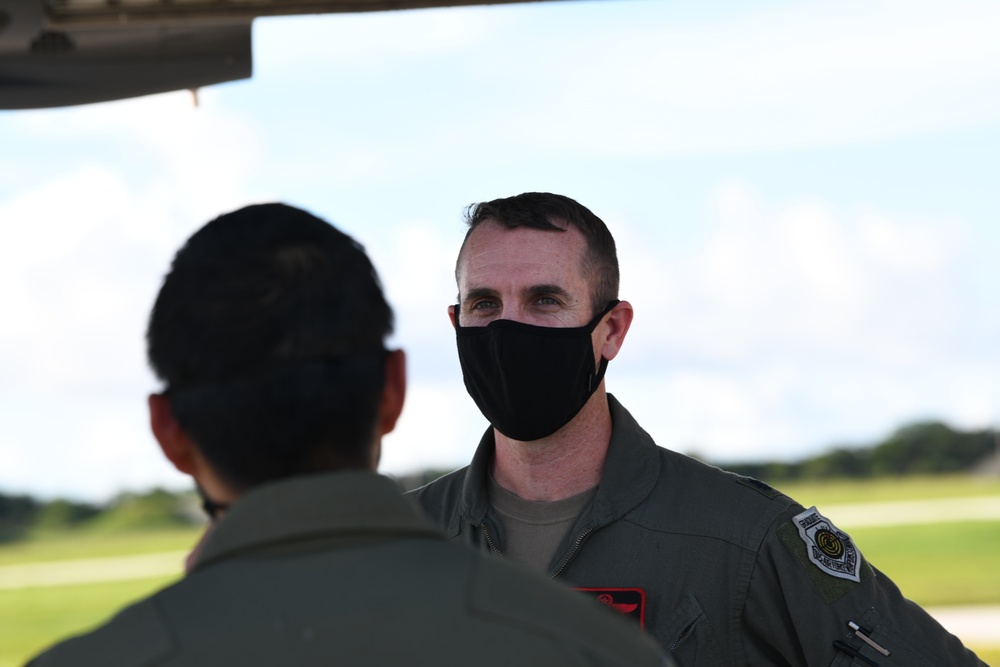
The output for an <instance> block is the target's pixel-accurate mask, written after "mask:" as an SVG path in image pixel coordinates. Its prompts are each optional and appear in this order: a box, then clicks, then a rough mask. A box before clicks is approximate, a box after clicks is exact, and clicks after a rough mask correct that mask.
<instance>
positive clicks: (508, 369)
mask: <svg viewBox="0 0 1000 667" xmlns="http://www.w3.org/2000/svg"><path fill="white" fill-rule="evenodd" d="M616 305H618V301H617V300H615V301H612V302H611V303H609V304H608V306H607V308H605V309H604V310H603V311H602V312H601V313H600V314H599V315H598V316H597V317H595V318H594V319H592V320H591V321H590V322H589V323H588V324H586V325H585V326H582V327H573V328H569V329H567V328H559V327H539V326H534V325H532V324H523V323H521V322H515V321H513V320H494V321H493V322H490V323H489V324H488V325H486V326H485V327H463V326H462V325H461V324H460V323H459V321H458V313H459V306H455V332H456V337H457V341H458V360H459V361H460V362H461V364H462V374H463V376H464V378H465V388H466V389H467V390H468V391H469V395H470V396H472V400H474V401H475V402H476V405H478V406H479V410H480V411H481V412H482V413H483V416H484V417H486V419H488V420H489V422H490V424H492V425H493V427H494V428H496V430H498V431H500V432H501V433H503V434H504V435H505V436H507V437H508V438H512V439H514V440H522V441H529V440H538V439H539V438H544V437H546V436H549V435H552V434H553V433H555V432H556V431H558V430H559V429H561V428H562V427H563V426H565V425H566V424H568V423H569V421H570V420H571V419H573V417H575V416H576V415H577V413H578V412H580V410H581V409H582V408H583V406H584V404H585V403H586V402H587V400H588V399H589V398H590V397H591V395H593V393H594V392H595V391H596V390H597V387H598V385H600V384H601V380H602V379H603V378H604V371H605V370H606V369H607V367H608V360H607V359H603V358H602V359H601V362H600V365H599V366H598V367H597V368H595V367H594V346H593V343H592V342H591V339H590V335H591V333H593V331H594V329H595V328H597V325H598V324H599V323H600V322H601V320H602V319H603V318H604V316H605V315H607V314H608V313H609V312H610V311H611V309H612V308H614V307H615V306H616Z"/></svg>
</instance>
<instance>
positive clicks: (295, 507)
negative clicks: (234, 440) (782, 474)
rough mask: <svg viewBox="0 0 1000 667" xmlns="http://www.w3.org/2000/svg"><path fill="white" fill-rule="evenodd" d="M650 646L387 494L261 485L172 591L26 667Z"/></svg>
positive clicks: (539, 658) (651, 653)
mask: <svg viewBox="0 0 1000 667" xmlns="http://www.w3.org/2000/svg"><path fill="white" fill-rule="evenodd" d="M664 660H665V659H664V658H663V657H662V656H661V655H660V651H659V648H658V647H657V646H656V645H655V643H654V642H651V641H649V640H648V639H647V638H645V637H642V635H641V634H640V633H639V632H638V631H636V630H635V628H634V627H632V626H631V625H630V624H628V623H627V622H625V621H624V620H622V619H619V618H616V617H615V616H614V614H613V612H610V611H608V610H605V609H601V608H598V605H597V604H596V603H589V602H588V603H586V604H583V601H581V600H580V599H579V596H578V595H577V594H574V593H572V592H571V591H567V590H565V589H564V588H563V587H562V586H558V585H556V584H554V583H552V582H550V581H547V580H546V579H545V578H544V577H536V576H534V575H533V573H530V572H528V571H526V570H522V569H521V568H519V567H511V566H510V565H509V564H504V563H502V562H500V561H499V560H497V559H494V558H492V557H490V556H486V555H484V554H481V553H477V552H475V551H473V550H470V549H466V548H465V547H462V546H459V545H456V544H451V543H449V542H448V541H447V540H446V539H445V538H444V536H443V535H441V533H440V532H439V531H437V530H435V529H432V528H430V527H429V526H428V524H427V523H426V522H425V521H424V519H423V518H422V517H420V516H419V514H418V512H417V510H416V508H414V507H413V506H412V504H411V503H410V502H409V501H408V500H406V499H404V498H403V496H402V495H401V494H400V493H399V491H398V490H397V488H396V486H395V484H394V483H393V482H392V481H391V480H389V479H386V478H384V477H380V476H378V475H375V474H373V473H370V472H364V471H345V472H338V473H332V474H323V475H314V476H306V477H298V478H294V479H289V480H284V481H279V482H275V483H271V484H267V485H264V486H261V487H258V488H257V489H254V490H253V491H252V492H250V493H248V494H247V495H245V496H243V497H242V498H241V499H240V500H239V501H238V502H237V503H235V504H234V505H233V506H232V508H231V509H230V510H229V511H228V512H227V513H226V515H225V516H224V517H223V518H222V519H221V520H220V521H219V522H218V524H217V526H216V528H215V530H214V531H213V532H212V533H211V534H210V535H209V537H208V539H207V541H206V542H205V545H204V548H203V550H202V551H201V553H200V554H199V556H198V558H197V561H196V564H195V566H194V568H193V570H192V571H191V572H190V573H189V574H188V575H187V576H186V577H184V579H182V580H181V581H180V582H178V583H176V584H174V585H172V586H169V587H167V588H165V589H163V590H161V591H159V592H158V593H156V594H154V595H152V596H151V597H149V598H147V599H145V600H143V601H141V602H139V603H137V604H135V605H133V606H131V607H128V608H127V609H125V610H124V611H122V612H121V613H119V614H118V615H117V616H116V617H114V618H113V619H112V620H111V621H110V622H109V623H108V624H107V625H105V626H103V627H100V628H98V629H97V630H95V631H93V632H91V633H89V634H86V635H83V636H80V637H76V638H74V639H70V640H68V641H65V642H63V643H61V644H58V645H56V646H55V647H53V648H51V649H49V650H48V651H47V652H45V653H43V654H42V655H41V656H39V657H38V658H36V659H35V660H34V661H33V662H32V663H31V664H32V665H33V667H55V666H57V665H67V666H69V665H72V666H74V667H79V666H91V665H93V666H100V667H138V666H139V665H143V666H153V665H156V666H180V665H184V666H186V667H194V666H199V665H205V666H208V665H211V666H213V667H219V666H223V665H225V666H227V667H228V666H240V667H254V666H256V665H268V666H272V667H273V666H277V665H281V666H285V665H293V666H294V665H308V666H312V665H316V666H319V665H323V666H324V667H328V666H330V665H391V666H392V667H405V666H408V665H429V666H437V665H483V666H496V667H500V666H501V665H503V666H509V665H535V666H538V667H543V666H544V667H552V666H559V665H590V666H593V667H598V666H601V665H618V666H621V667H626V666H631V665H648V666H649V667H658V666H660V665H664V664H666V663H665V662H664Z"/></svg>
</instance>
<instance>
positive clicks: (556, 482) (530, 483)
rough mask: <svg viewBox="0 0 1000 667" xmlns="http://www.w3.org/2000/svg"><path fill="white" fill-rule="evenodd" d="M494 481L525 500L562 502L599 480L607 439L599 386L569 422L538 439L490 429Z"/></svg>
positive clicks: (606, 411) (605, 406)
mask: <svg viewBox="0 0 1000 667" xmlns="http://www.w3.org/2000/svg"><path fill="white" fill-rule="evenodd" d="M494 434H495V436H496V454H495V457H494V460H493V476H494V479H496V482H497V484H499V485H500V486H501V487H502V488H504V489H506V490H507V491H510V492H511V493H513V494H515V495H516V496H518V497H520V498H523V499H524V500H533V501H553V500H562V499H564V498H569V497H570V496H575V495H577V494H579V493H582V492H584V491H586V490H587V489H590V488H592V487H594V486H596V485H597V484H598V482H600V481H601V472H602V470H603V469H604V459H605V457H606V455H607V451H608V443H610V441H611V412H610V410H609V409H608V399H607V395H606V394H605V392H604V386H603V384H602V385H601V387H600V388H599V389H598V390H597V391H596V392H594V395H593V396H591V397H590V400H589V401H587V403H586V404H585V405H584V406H583V409H581V410H580V412H579V413H578V414H577V415H576V417H574V418H573V419H572V420H571V421H570V422H569V423H568V424H566V425H565V426H563V427H562V428H561V429H559V430H558V431H556V432H555V433H553V434H552V435H550V436H548V437H546V438H542V439H540V440H532V441H531V442H521V441H518V440H511V439H510V438H508V437H506V436H505V435H503V434H502V433H500V432H498V431H496V430H494Z"/></svg>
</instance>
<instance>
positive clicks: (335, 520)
mask: <svg viewBox="0 0 1000 667" xmlns="http://www.w3.org/2000/svg"><path fill="white" fill-rule="evenodd" d="M338 534H340V535H348V534H349V535H379V534H406V535H414V534H418V535H424V536H428V537H443V536H442V534H441V533H440V532H439V531H437V530H435V529H434V528H432V527H431V526H430V525H429V524H428V523H427V522H426V521H425V520H424V519H423V517H421V516H420V515H419V514H418V513H417V511H416V510H415V508H414V507H413V505H412V504H411V503H410V501H409V500H407V499H406V498H404V497H403V496H402V495H401V494H400V491H399V488H398V487H397V486H396V483H395V482H393V481H392V480H390V479H388V478H386V477H383V476H381V475H377V474H375V473H373V472H370V471H366V470H343V471H337V472H333V473H323V474H316V475H307V476H299V477H292V478H288V479H283V480H278V481H275V482H269V483H267V484H264V485H261V486H259V487H257V488H254V489H253V490H252V491H250V492H249V493H247V494H245V495H243V496H241V497H240V499H239V500H238V501H237V502H235V503H233V505H232V506H231V507H230V508H229V509H228V510H227V511H226V514H225V515H224V516H223V517H222V518H221V519H220V520H219V521H217V522H216V523H215V524H214V526H213V527H212V528H211V533H210V534H209V535H208V537H207V539H206V540H205V543H204V546H203V547H202V548H201V551H200V553H199V554H198V555H197V557H196V559H195V562H194V564H193V567H192V570H198V569H199V568H202V567H205V566H207V565H209V564H212V563H214V562H217V561H219V560H224V559H227V558H231V557H233V556H235V555H238V554H240V553H243V552H246V551H249V550H253V549H255V548H260V547H264V546H268V545H272V544H280V543H282V542H289V541H293V540H302V539H315V538H323V537H330V536H337V535H338Z"/></svg>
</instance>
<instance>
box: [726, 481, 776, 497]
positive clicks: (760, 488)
mask: <svg viewBox="0 0 1000 667" xmlns="http://www.w3.org/2000/svg"><path fill="white" fill-rule="evenodd" d="M736 481H737V482H739V483H740V484H742V485H743V486H747V487H750V488H751V489H753V490H754V491H756V492H757V493H760V494H762V495H765V496H767V497H768V499H774V498H776V497H778V496H780V495H781V491H778V490H777V489H775V488H774V487H772V486H770V485H768V484H765V483H764V482H762V481H760V480H759V479H754V478H753V477H743V476H742V475H739V476H737V477H736Z"/></svg>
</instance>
